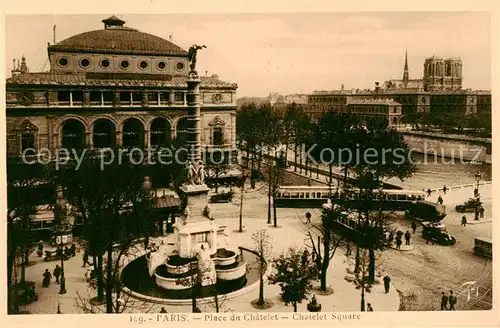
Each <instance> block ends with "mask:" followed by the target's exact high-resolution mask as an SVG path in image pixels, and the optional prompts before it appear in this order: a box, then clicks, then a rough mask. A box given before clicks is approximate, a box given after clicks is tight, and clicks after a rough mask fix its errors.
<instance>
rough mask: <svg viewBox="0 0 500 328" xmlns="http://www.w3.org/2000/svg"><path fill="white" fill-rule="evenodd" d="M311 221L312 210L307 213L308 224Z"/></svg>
mask: <svg viewBox="0 0 500 328" xmlns="http://www.w3.org/2000/svg"><path fill="white" fill-rule="evenodd" d="M307 223H311V212H307V213H306V224H307Z"/></svg>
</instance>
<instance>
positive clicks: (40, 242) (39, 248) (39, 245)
mask: <svg viewBox="0 0 500 328" xmlns="http://www.w3.org/2000/svg"><path fill="white" fill-rule="evenodd" d="M37 248H38V250H39V251H43V240H40V241H39V242H38V246H37Z"/></svg>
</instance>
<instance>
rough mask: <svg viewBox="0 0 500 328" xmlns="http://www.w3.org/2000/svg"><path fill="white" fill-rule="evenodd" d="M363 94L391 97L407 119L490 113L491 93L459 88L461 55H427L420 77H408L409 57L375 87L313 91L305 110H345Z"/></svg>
mask: <svg viewBox="0 0 500 328" xmlns="http://www.w3.org/2000/svg"><path fill="white" fill-rule="evenodd" d="M363 97H368V98H374V97H375V98H384V99H392V100H393V101H395V102H397V103H400V104H401V106H402V115H403V116H406V117H407V118H409V119H410V121H411V117H412V116H413V117H415V116H417V115H420V114H422V113H431V112H432V113H457V114H463V115H469V114H474V113H484V114H491V92H490V91H474V90H470V89H467V90H465V89H462V61H461V60H460V58H447V59H443V58H439V57H435V56H433V57H429V58H426V60H425V63H424V77H423V79H410V72H409V70H408V56H407V55H406V56H405V65H404V69H403V78H402V79H401V80H397V79H391V80H388V81H385V82H384V83H383V84H382V85H381V86H379V84H378V82H377V83H376V84H375V88H374V90H359V89H356V90H344V89H343V88H342V89H341V90H333V91H314V92H313V93H312V94H310V95H309V96H308V106H307V108H306V111H307V113H308V114H309V115H311V116H312V117H313V118H318V117H320V116H321V115H322V114H323V113H325V112H327V111H329V110H333V111H340V112H346V111H347V106H348V105H349V104H350V103H352V102H353V100H354V99H359V98H363Z"/></svg>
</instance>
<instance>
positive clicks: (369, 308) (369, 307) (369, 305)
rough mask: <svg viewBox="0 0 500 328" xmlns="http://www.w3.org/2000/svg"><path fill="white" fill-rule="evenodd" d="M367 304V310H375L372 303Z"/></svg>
mask: <svg viewBox="0 0 500 328" xmlns="http://www.w3.org/2000/svg"><path fill="white" fill-rule="evenodd" d="M367 306H368V308H367V309H366V311H368V312H373V308H372V305H371V304H370V303H368V304H367Z"/></svg>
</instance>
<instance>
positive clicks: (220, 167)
mask: <svg viewBox="0 0 500 328" xmlns="http://www.w3.org/2000/svg"><path fill="white" fill-rule="evenodd" d="M229 159H230V157H229V158H228V157H227V156H225V154H224V153H222V152H219V151H216V152H213V153H211V155H210V158H209V160H207V161H206V167H207V171H208V172H209V179H210V180H213V184H214V185H215V192H216V193H217V192H219V177H220V175H221V174H224V173H226V172H227V171H228V170H229V169H230V163H229V161H228V160H229Z"/></svg>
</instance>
